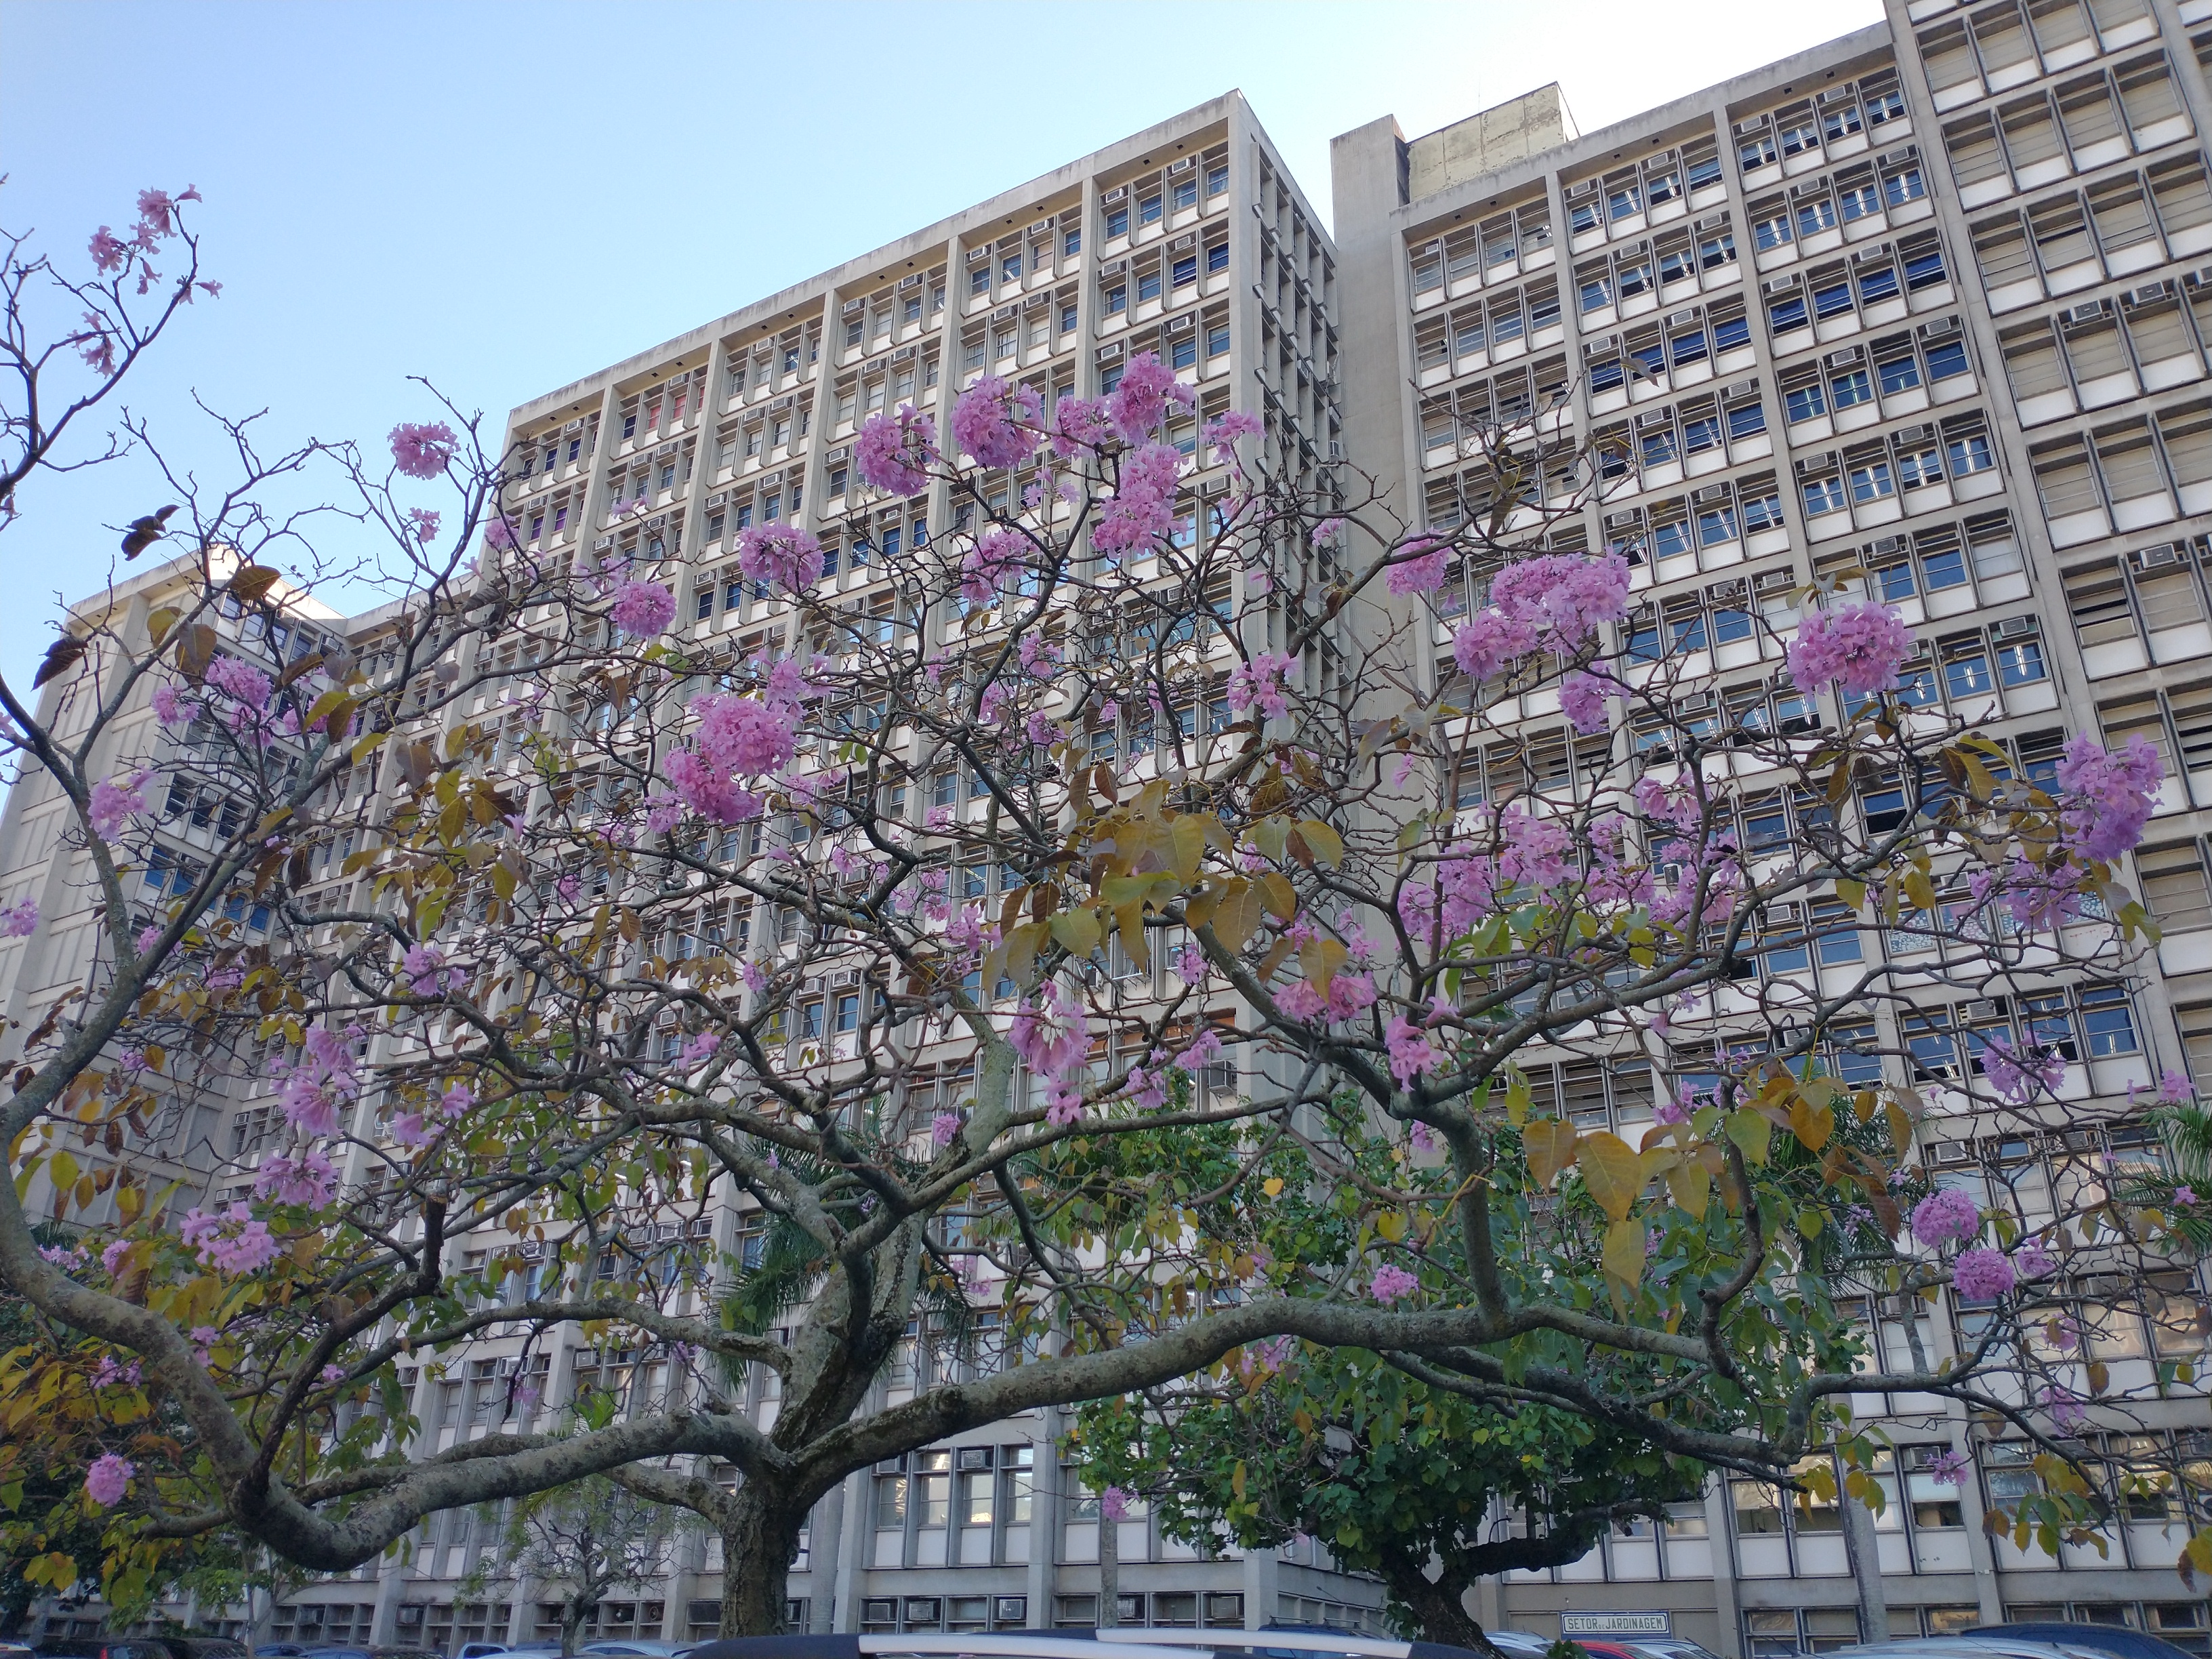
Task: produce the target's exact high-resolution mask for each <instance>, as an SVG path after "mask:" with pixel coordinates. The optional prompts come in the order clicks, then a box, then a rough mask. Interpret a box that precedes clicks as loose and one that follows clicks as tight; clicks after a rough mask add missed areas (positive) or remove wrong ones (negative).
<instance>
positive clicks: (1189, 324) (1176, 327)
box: [1165, 311, 1198, 334]
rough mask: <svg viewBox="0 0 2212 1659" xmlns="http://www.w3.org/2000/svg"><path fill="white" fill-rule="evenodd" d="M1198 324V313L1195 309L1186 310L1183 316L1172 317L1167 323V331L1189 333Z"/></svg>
mask: <svg viewBox="0 0 2212 1659" xmlns="http://www.w3.org/2000/svg"><path fill="white" fill-rule="evenodd" d="M1197 326H1198V313H1196V312H1194V311H1186V312H1185V313H1183V314H1182V316H1180V317H1176V318H1172V319H1170V320H1169V321H1168V323H1167V324H1166V325H1165V331H1166V332H1168V333H1170V334H1188V333H1189V332H1190V331H1191V330H1193V329H1194V328H1196V327H1197Z"/></svg>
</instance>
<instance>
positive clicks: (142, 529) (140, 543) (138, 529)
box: [123, 505, 177, 559]
mask: <svg viewBox="0 0 2212 1659" xmlns="http://www.w3.org/2000/svg"><path fill="white" fill-rule="evenodd" d="M176 510H177V509H176V507H174V506H173V505H172V506H169V507H163V508H162V509H161V511H160V512H158V513H148V514H146V516H145V517H143V519H133V520H131V528H130V530H129V531H128V532H126V533H125V536H124V538H123V556H124V557H125V558H126V559H135V558H137V556H139V555H140V554H141V553H143V552H144V551H145V550H147V549H148V548H149V547H151V546H153V544H155V542H158V541H160V540H161V534H162V526H164V525H166V524H167V523H168V522H169V515H170V514H171V513H174V512H175V511H176Z"/></svg>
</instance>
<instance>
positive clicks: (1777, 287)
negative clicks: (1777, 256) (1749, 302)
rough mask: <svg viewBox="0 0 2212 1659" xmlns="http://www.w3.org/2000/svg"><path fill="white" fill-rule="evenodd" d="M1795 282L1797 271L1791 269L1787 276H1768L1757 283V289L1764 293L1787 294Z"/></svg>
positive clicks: (1796, 281)
mask: <svg viewBox="0 0 2212 1659" xmlns="http://www.w3.org/2000/svg"><path fill="white" fill-rule="evenodd" d="M1797 283H1798V273H1797V272H1796V271H1794V270H1793V271H1791V272H1790V274H1789V275H1788V276H1774V277H1770V278H1769V279H1768V280H1766V281H1765V282H1763V283H1760V284H1759V292H1760V293H1761V294H1766V295H1775V294H1787V293H1788V292H1789V291H1790V289H1793V288H1795V287H1796V286H1797Z"/></svg>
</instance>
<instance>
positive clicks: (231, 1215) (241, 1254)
mask: <svg viewBox="0 0 2212 1659" xmlns="http://www.w3.org/2000/svg"><path fill="white" fill-rule="evenodd" d="M177 1237H179V1238H181V1239H182V1240H183V1241H184V1242H185V1244H186V1245H188V1246H189V1247H190V1248H191V1249H194V1250H196V1251H197V1252H198V1253H199V1258H200V1264H201V1265H202V1266H203V1267H213V1268H214V1269H215V1270H216V1272H217V1273H256V1272H258V1271H259V1270H260V1269H261V1268H263V1267H267V1266H268V1265H269V1264H270V1262H271V1261H275V1260H276V1255H277V1249H278V1246H277V1243H276V1240H275V1239H274V1238H271V1237H270V1236H269V1227H268V1224H266V1223H265V1222H261V1221H257V1220H255V1219H254V1218H253V1212H252V1210H251V1209H249V1208H247V1207H246V1206H245V1205H243V1204H233V1205H232V1206H230V1207H229V1208H228V1210H202V1209H197V1208H195V1209H191V1210H187V1211H186V1212H185V1218H184V1219H183V1220H182V1221H180V1222H179V1223H178V1224H177Z"/></svg>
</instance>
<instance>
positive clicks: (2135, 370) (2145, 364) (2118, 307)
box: [1999, 274, 2212, 426]
mask: <svg viewBox="0 0 2212 1659" xmlns="http://www.w3.org/2000/svg"><path fill="white" fill-rule="evenodd" d="M2208 339H2212V284H2208V283H2202V282H2199V281H2197V279H2196V276H2195V275H2194V274H2192V275H2191V277H2190V278H2189V279H2187V280H2185V282H2183V283H2180V284H2179V285H2177V284H2175V283H2172V282H2153V283H2145V284H2143V285H2142V287H2140V288H2137V289H2132V290H2130V292H2128V293H2126V294H2124V295H2118V296H2116V297H2115V298H2112V299H2106V300H2092V301H2086V302H2084V303H2083V304H2081V305H2077V306H2074V307H2069V309H2068V310H2066V311H2065V312H2063V313H2061V314H2060V315H2059V316H2058V317H2057V318H2053V319H2042V318H2039V319H2037V320H2035V321H2034V322H2032V323H2028V324H2026V325H2021V326H2020V327H2017V328H2014V329H2010V330H2008V331H2006V332H2005V333H2004V334H2003V335H2002V337H2000V339H1999V349H2001V350H2002V352H2003V354H2004V366H2005V376H2006V378H2007V379H2008V380H2009V381H2010V382H2011V385H2012V392H2013V401H2014V404H2015V406H2016V407H2017V409H2018V410H2019V411H2020V417H2021V424H2022V425H2025V426H2033V425H2038V424H2040V423H2041V422H2045V421H2048V420H2053V419H2057V418H2058V417H2059V416H2066V415H2071V414H2073V413H2075V411H2076V410H2082V409H2094V408H2097V407H2099V406H2100V405H2101V404H2113V403H2121V402H2124V401H2126V400H2127V399H2129V398H2136V397H2139V396H2141V395H2142V394H2144V393H2146V392H2161V391H2164V390H2166V388H2168V387H2171V386H2180V385H2183V384H2185V383H2187V382H2190V381H2194V380H2197V379H2199V378H2200V377H2201V376H2202V375H2203V373H2204V362H2205V358H2204V351H2205V342H2206V341H2207V340H2208Z"/></svg>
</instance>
